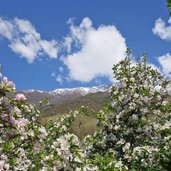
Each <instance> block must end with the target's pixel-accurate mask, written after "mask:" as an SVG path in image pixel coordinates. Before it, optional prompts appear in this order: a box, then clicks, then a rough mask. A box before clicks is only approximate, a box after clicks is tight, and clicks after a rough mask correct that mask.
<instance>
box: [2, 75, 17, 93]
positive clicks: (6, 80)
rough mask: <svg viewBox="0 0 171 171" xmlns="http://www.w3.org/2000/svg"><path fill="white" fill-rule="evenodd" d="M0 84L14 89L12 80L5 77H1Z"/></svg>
mask: <svg viewBox="0 0 171 171" xmlns="http://www.w3.org/2000/svg"><path fill="white" fill-rule="evenodd" d="M2 84H3V85H4V86H5V87H7V88H12V89H13V90H15V84H14V83H13V82H12V81H9V80H8V78H7V77H3V79H2Z"/></svg>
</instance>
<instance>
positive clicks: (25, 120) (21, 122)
mask: <svg viewBox="0 0 171 171" xmlns="http://www.w3.org/2000/svg"><path fill="white" fill-rule="evenodd" d="M28 123H29V120H28V119H24V118H22V119H19V120H18V126H19V127H24V126H26V125H27V124H28Z"/></svg>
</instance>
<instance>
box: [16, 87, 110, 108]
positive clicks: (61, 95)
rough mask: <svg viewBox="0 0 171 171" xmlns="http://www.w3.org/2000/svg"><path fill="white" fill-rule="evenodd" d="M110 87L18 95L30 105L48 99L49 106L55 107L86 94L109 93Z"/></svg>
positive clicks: (31, 91)
mask: <svg viewBox="0 0 171 171" xmlns="http://www.w3.org/2000/svg"><path fill="white" fill-rule="evenodd" d="M110 88H111V86H110V85H104V86H98V87H95V86H94V87H79V88H70V89H68V88H64V89H55V90H53V91H49V92H46V91H39V90H23V91H19V92H18V93H22V94H24V95H25V96H26V98H27V100H28V101H29V102H31V103H34V104H35V105H36V106H38V105H39V102H40V101H41V100H43V99H44V98H48V102H49V104H50V105H54V104H55V105H56V104H59V103H61V102H63V101H68V100H72V99H75V98H77V97H82V96H86V95H88V94H96V93H99V92H101V93H105V92H109V90H110Z"/></svg>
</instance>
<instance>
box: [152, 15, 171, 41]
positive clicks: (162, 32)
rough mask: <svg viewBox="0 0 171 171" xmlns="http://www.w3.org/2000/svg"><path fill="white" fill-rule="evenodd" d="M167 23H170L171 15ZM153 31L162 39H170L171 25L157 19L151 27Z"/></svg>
mask: <svg viewBox="0 0 171 171" xmlns="http://www.w3.org/2000/svg"><path fill="white" fill-rule="evenodd" d="M168 23H169V24H171V17H170V19H169V20H168ZM152 31H153V33H154V34H155V35H157V36H159V37H160V38H161V39H164V40H168V41H169V40H171V25H168V26H167V25H166V23H165V22H164V21H163V20H162V19H161V18H159V19H157V20H156V22H155V26H154V28H153V29H152Z"/></svg>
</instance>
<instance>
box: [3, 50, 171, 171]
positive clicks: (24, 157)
mask: <svg viewBox="0 0 171 171" xmlns="http://www.w3.org/2000/svg"><path fill="white" fill-rule="evenodd" d="M113 73H114V78H115V79H117V80H118V81H119V85H118V86H113V88H112V90H111V104H110V105H109V106H106V107H104V108H103V110H101V111H100V112H98V113H96V114H95V115H96V117H97V119H98V127H99V129H98V130H97V131H96V132H95V133H94V135H88V136H86V137H85V139H84V140H83V141H82V142H80V140H79V139H78V137H77V136H76V135H74V134H71V133H70V132H69V128H70V126H71V123H72V122H73V121H74V119H75V118H76V117H77V115H81V114H84V113H83V112H82V111H84V110H82V109H81V110H80V111H74V112H71V113H69V114H68V115H66V116H63V117H59V118H58V119H57V120H56V121H55V122H49V123H48V124H47V125H46V126H42V125H41V124H40V123H39V122H38V116H39V114H40V112H39V111H38V110H37V109H36V108H35V106H34V105H31V104H29V103H28V102H27V99H26V97H25V96H24V95H23V94H17V93H16V91H15V84H14V83H13V82H12V81H9V80H8V78H6V77H4V76H3V75H2V74H1V82H0V171H6V170H11V171H13V170H14V171H27V170H29V171H58V170H59V171H126V170H132V171H137V170H150V171H152V170H153V171H167V170H171V104H170V103H169V102H168V101H166V99H167V97H168V92H167V86H168V84H169V82H168V81H167V80H165V78H164V77H163V76H161V75H160V73H159V72H158V71H157V70H154V69H153V68H151V67H150V66H149V65H148V63H147V60H146V56H145V55H144V56H143V57H141V58H139V59H137V60H136V61H134V62H132V61H131V59H130V54H129V52H128V54H127V57H126V58H125V60H122V61H121V62H119V63H118V64H116V65H114V66H113ZM9 93H14V94H15V97H10V96H9V95H8V94H9Z"/></svg>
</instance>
